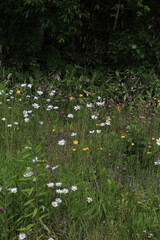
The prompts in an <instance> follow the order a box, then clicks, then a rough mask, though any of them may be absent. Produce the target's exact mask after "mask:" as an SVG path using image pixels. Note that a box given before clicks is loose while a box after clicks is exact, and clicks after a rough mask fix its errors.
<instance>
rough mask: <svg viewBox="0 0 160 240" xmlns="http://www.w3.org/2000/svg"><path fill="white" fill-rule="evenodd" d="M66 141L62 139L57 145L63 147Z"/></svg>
mask: <svg viewBox="0 0 160 240" xmlns="http://www.w3.org/2000/svg"><path fill="white" fill-rule="evenodd" d="M65 143H66V141H65V140H64V139H62V140H60V141H58V145H60V146H63V145H65Z"/></svg>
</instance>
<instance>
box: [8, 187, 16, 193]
mask: <svg viewBox="0 0 160 240" xmlns="http://www.w3.org/2000/svg"><path fill="white" fill-rule="evenodd" d="M8 190H9V191H10V192H11V193H17V188H8Z"/></svg>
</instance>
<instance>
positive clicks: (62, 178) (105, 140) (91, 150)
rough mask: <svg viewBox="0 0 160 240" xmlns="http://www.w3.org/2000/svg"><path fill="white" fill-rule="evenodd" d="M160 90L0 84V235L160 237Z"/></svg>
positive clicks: (28, 238)
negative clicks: (148, 93) (149, 94)
mask: <svg viewBox="0 0 160 240" xmlns="http://www.w3.org/2000/svg"><path fill="white" fill-rule="evenodd" d="M159 110H160V100H159V99H158V98H156V97H155V98H145V97H143V96H142V95H138V96H135V97H134V96H127V98H126V99H125V100H124V101H120V100H118V99H117V98H116V97H114V96H113V97H112V98H110V97H108V96H107V94H105V91H103V92H101V91H97V92H96V91H95V92H92V93H91V92H87V91H81V92H80V91H74V89H72V91H71V90H69V89H68V90H67V89H66V90H64V89H63V88H62V89H61V86H58V87H57V86H56V84H55V85H54V84H51V83H49V82H47V80H46V81H43V82H40V83H37V82H35V84H34V83H30V82H28V83H26V82H24V83H16V84H15V85H14V86H6V85H3V84H1V85H0V167H1V171H0V239H1V240H22V239H25V240H136V239H139V240H147V239H152V240H160V118H159V117H160V114H159Z"/></svg>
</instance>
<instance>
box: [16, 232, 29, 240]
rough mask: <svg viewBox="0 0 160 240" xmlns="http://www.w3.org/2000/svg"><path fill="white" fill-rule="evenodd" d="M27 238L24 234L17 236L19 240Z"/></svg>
mask: <svg viewBox="0 0 160 240" xmlns="http://www.w3.org/2000/svg"><path fill="white" fill-rule="evenodd" d="M26 237H27V236H26V234H25V233H20V234H19V238H18V239H19V240H23V239H25V238H26Z"/></svg>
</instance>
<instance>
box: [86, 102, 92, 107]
mask: <svg viewBox="0 0 160 240" xmlns="http://www.w3.org/2000/svg"><path fill="white" fill-rule="evenodd" d="M86 107H87V108H93V107H94V105H93V103H87V104H86Z"/></svg>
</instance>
